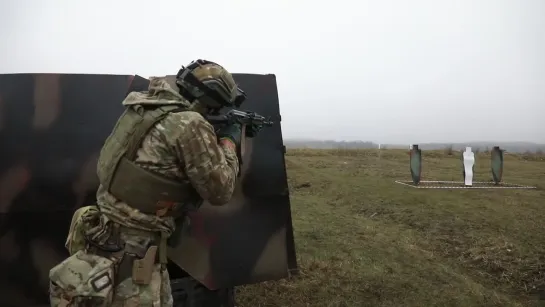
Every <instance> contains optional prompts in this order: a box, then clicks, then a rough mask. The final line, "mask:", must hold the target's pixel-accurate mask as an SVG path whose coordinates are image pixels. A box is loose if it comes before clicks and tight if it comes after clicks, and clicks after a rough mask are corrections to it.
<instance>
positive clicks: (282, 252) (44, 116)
mask: <svg viewBox="0 0 545 307" xmlns="http://www.w3.org/2000/svg"><path fill="white" fill-rule="evenodd" d="M235 78H236V79H237V81H238V82H239V83H240V86H241V87H242V88H243V89H244V90H245V91H246V92H247V94H248V96H249V98H248V101H247V102H246V103H245V104H244V105H243V109H244V108H248V109H251V110H253V111H256V112H258V113H261V114H262V115H265V116H271V117H272V118H273V119H274V120H276V121H277V120H278V119H279V114H280V113H279V104H278V94H277V88H276V80H275V77H274V75H249V74H238V75H235ZM146 85H147V80H146V79H143V78H140V77H135V78H133V76H119V75H68V74H66V75H59V74H14V75H0V149H1V150H0V272H2V273H1V274H0V306H32V305H36V304H43V303H47V299H48V298H47V288H48V272H49V269H50V268H51V267H52V266H54V265H55V264H57V263H58V262H60V261H62V260H63V259H64V257H66V250H65V248H64V241H65V238H66V234H67V233H66V232H67V230H68V227H69V223H70V219H71V216H72V213H73V212H74V210H75V209H76V208H78V207H80V206H82V205H88V204H93V202H94V197H95V195H94V192H95V189H96V187H97V184H98V183H97V180H96V169H95V168H96V159H97V155H98V152H99V151H100V148H101V146H102V144H103V142H104V139H105V138H106V137H107V136H108V134H109V133H110V131H111V128H112V127H113V125H114V124H115V121H116V120H117V118H118V116H119V115H120V114H121V112H122V111H123V107H122V105H121V101H122V100H123V98H124V96H125V95H126V93H127V89H128V88H135V89H138V90H142V89H143V88H145V86H146ZM282 145H283V142H282V132H281V128H280V124H279V123H277V124H276V125H275V126H273V127H271V128H266V129H264V130H263V131H262V132H261V134H260V135H259V136H258V137H256V138H255V139H253V140H249V141H248V142H247V145H246V146H247V148H246V151H247V155H246V156H247V157H246V158H245V161H244V165H243V175H242V180H241V181H240V183H239V186H238V187H237V190H236V192H235V196H234V198H233V200H232V201H231V203H230V204H228V205H227V206H224V207H214V208H212V207H210V206H208V205H207V204H205V205H204V206H203V208H201V210H199V211H198V212H196V213H193V214H192V215H191V217H190V223H189V226H186V227H184V228H183V229H182V237H181V240H180V241H179V243H178V245H177V246H176V247H174V248H171V249H170V250H169V256H170V258H171V261H172V262H173V263H175V264H177V266H178V267H181V268H183V269H185V270H186V271H187V272H188V273H190V274H191V275H192V276H194V277H195V278H197V279H199V280H201V281H202V282H203V283H205V284H206V285H207V286H208V287H210V288H222V287H231V286H235V285H240V284H247V283H254V282H259V281H264V280H271V279H278V278H282V277H286V276H288V275H289V272H291V271H294V270H296V269H297V264H296V261H295V249H294V243H293V230H292V225H291V214H290V203H289V195H288V188H287V178H286V171H285V167H284V165H285V164H284V148H283V146H282ZM172 267H173V268H175V266H172ZM176 274H178V273H177V272H173V275H176Z"/></svg>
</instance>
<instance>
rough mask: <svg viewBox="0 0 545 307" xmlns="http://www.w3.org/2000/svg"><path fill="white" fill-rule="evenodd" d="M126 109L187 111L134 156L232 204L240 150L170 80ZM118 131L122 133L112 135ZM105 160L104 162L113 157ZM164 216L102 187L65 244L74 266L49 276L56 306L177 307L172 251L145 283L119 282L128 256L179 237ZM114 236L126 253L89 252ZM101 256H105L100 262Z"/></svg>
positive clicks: (131, 98)
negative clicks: (92, 244)
mask: <svg viewBox="0 0 545 307" xmlns="http://www.w3.org/2000/svg"><path fill="white" fill-rule="evenodd" d="M123 105H125V106H135V105H145V106H152V107H153V106H154V105H176V106H180V107H182V108H186V109H187V110H185V111H183V112H172V113H168V115H166V117H164V118H163V119H162V120H160V121H159V122H158V123H157V124H155V125H154V126H153V127H152V128H151V130H149V132H148V133H147V135H146V136H145V138H144V140H143V142H142V144H141V146H140V148H139V149H138V150H137V151H136V157H135V159H134V163H135V164H136V165H137V166H139V167H141V168H142V169H145V170H148V171H151V172H153V173H157V174H161V175H162V176H164V177H165V178H169V179H171V180H175V181H177V182H180V183H182V184H186V185H188V186H191V187H193V189H194V190H195V191H196V194H198V196H200V198H201V199H204V200H207V201H208V202H209V203H210V204H212V205H222V204H225V203H227V202H228V201H229V200H230V198H231V196H232V193H233V191H234V188H235V181H236V178H237V174H238V173H239V162H238V158H237V155H236V149H235V146H233V143H231V142H228V141H225V142H218V140H217V137H216V134H215V132H214V128H213V127H212V126H211V125H210V123H208V122H207V121H206V120H205V119H204V117H203V116H202V115H201V114H200V113H199V112H196V111H195V109H191V108H192V106H191V104H190V103H189V102H188V101H187V100H186V99H184V97H182V96H181V95H180V94H179V92H178V91H176V90H174V89H173V87H172V86H171V85H170V84H169V83H168V82H167V80H166V79H164V78H152V79H151V81H150V86H149V91H148V92H143V93H139V92H132V93H130V94H129V95H128V96H127V98H126V99H125V100H124V101H123ZM115 129H117V126H116V128H114V132H113V133H115ZM110 137H111V136H110ZM107 142H108V141H107ZM103 150H104V149H103ZM103 156H104V155H102V156H101V159H105V158H107V157H103ZM101 167H104V165H102V166H101V160H100V159H99V177H100V169H101ZM161 210H162V209H161ZM161 210H158V211H157V214H155V215H154V214H146V213H143V212H142V211H141V210H138V209H135V208H134V206H131V204H128V203H125V202H123V201H121V200H120V199H118V198H116V196H114V195H112V194H111V193H110V192H109V191H108V189H107V187H105V186H104V182H101V185H100V187H99V189H98V192H97V206H96V207H94V206H93V207H84V208H82V209H80V210H78V212H76V214H75V215H74V217H73V220H72V225H71V229H70V233H69V235H68V239H67V243H66V246H67V248H68V249H69V251H70V254H71V255H72V256H71V258H72V259H71V260H70V261H68V260H69V259H70V258H69V259H67V260H65V261H64V262H63V263H61V264H59V265H58V266H57V267H55V268H53V269H52V270H51V272H50V279H51V281H52V283H51V289H50V300H51V306H71V305H68V301H70V300H72V302H74V301H76V302H77V303H76V304H75V305H76V306H172V304H173V301H172V295H171V289H170V282H169V275H168V272H167V270H166V267H165V264H164V262H165V261H164V259H165V258H164V257H166V250H163V249H162V247H161V246H160V247H159V248H158V256H157V258H162V259H163V260H161V261H155V262H154V264H153V266H152V267H151V271H150V272H151V274H147V275H148V277H146V278H144V279H147V281H145V282H143V283H142V282H135V280H134V278H135V277H134V275H133V276H123V277H119V275H117V276H116V274H117V271H121V269H119V270H118V269H117V268H118V265H119V263H121V259H122V258H123V257H124V255H125V254H124V253H127V252H131V253H132V254H136V255H138V256H139V257H138V258H137V259H140V258H145V256H146V252H147V251H149V250H148V247H149V246H150V245H153V244H154V243H153V242H157V241H159V240H160V241H161V242H164V241H163V240H165V239H166V238H167V237H169V236H170V235H171V234H172V233H173V231H174V230H175V223H174V220H175V217H173V216H168V215H167V214H165V211H161ZM165 210H170V209H168V208H165ZM160 211H161V213H160ZM113 234H116V236H117V238H118V239H120V240H121V241H122V242H124V243H125V245H124V249H123V250H122V251H118V252H112V253H110V254H108V255H107V256H104V255H100V254H99V253H98V252H97V253H95V249H93V248H88V245H87V244H86V243H85V242H86V240H85V239H84V236H85V237H87V239H89V238H91V239H92V241H93V242H100V243H101V244H110V243H112V242H111V240H112V239H111V238H112V237H113ZM155 244H156V245H157V243H155ZM95 254H96V255H99V256H103V257H98V258H97V257H96V256H95ZM152 256H154V258H155V255H152ZM108 261H111V263H110V262H108ZM75 264H76V265H75ZM110 264H111V265H112V266H113V267H116V269H115V271H114V270H111V269H108V268H107V267H108V265H110ZM74 267H75V268H74ZM80 268H81V272H80V271H79V269H80ZM142 270H143V271H146V269H142ZM101 272H102V273H101ZM104 272H105V273H104ZM133 274H134V268H133ZM99 275H100V276H99ZM144 275H146V274H144ZM144 275H143V276H144ZM82 276H84V277H82ZM149 276H151V277H149ZM99 277H100V278H99ZM116 277H119V278H116ZM101 278H102V279H101ZM109 279H113V280H114V281H113V282H111V283H112V285H110V286H109V287H110V288H111V289H104V290H103V289H101V285H105V284H107V283H108V280H109ZM116 279H117V280H116ZM105 287H106V286H105ZM74 288H77V289H76V290H74ZM78 289H79V290H78ZM81 293H86V294H85V295H87V296H92V298H89V297H86V298H81V299H79V300H78V299H74V298H73V296H74V295H76V296H77V295H80V296H82V294H81ZM84 301H85V303H84Z"/></svg>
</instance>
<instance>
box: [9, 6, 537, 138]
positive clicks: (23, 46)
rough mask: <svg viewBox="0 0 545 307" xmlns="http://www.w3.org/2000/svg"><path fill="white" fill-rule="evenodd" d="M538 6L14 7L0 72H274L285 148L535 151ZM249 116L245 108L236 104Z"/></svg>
mask: <svg viewBox="0 0 545 307" xmlns="http://www.w3.org/2000/svg"><path fill="white" fill-rule="evenodd" d="M544 16H545V1H543V0H519V1H512V0H480V1H471V0H458V1H456V0H441V1H438V0H413V1H403V0H398V1H394V0H389V1H388V0H383V1H366V0H359V1H356V0H353V1H349V0H340V1H334V2H330V1H328V2H325V1H323V2H320V1H309V0H298V1H288V0H277V1H268V2H264V1H250V0H231V1H227V0H223V1H220V0H211V1H206V2H203V1H199V2H197V1H183V2H181V1H162V0H155V1H142V0H133V1H128V0H118V1H105V0H97V1H92V2H83V1H69V0H49V1H44V0H19V1H3V2H2V3H0V29H2V30H0V41H1V42H2V44H0V58H1V59H2V60H0V73H37V72H47V73H55V72H60V73H113V74H139V75H143V76H153V75H166V74H175V73H176V71H177V70H178V68H179V67H180V66H181V65H185V64H187V63H188V62H190V61H191V60H194V59H197V58H204V59H208V60H211V61H215V62H218V63H219V64H222V65H224V66H225V67H226V68H227V69H228V70H230V71H231V72H239V73H274V74H275V75H276V77H277V82H278V87H279V96H280V107H281V114H282V130H283V134H284V138H285V139H290V138H298V139H301V138H312V139H336V140H363V141H373V142H377V143H397V144H410V143H426V142H464V141H501V142H503V141H530V142H538V143H545V121H544V120H543V117H545V59H544V57H543V55H545V32H544V29H545V18H544ZM247 108H251V106H247Z"/></svg>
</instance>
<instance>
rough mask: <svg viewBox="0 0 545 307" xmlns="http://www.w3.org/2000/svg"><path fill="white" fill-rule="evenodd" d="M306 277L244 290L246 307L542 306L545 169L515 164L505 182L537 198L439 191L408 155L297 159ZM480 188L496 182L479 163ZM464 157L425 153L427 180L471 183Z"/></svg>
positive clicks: (290, 163)
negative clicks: (413, 176)
mask: <svg viewBox="0 0 545 307" xmlns="http://www.w3.org/2000/svg"><path fill="white" fill-rule="evenodd" d="M286 160H287V161H286V163H287V168H288V177H289V185H290V195H291V203H292V214H293V224H294V229H295V240H296V248H297V253H298V255H297V256H298V261H299V266H300V270H301V273H300V275H299V276H297V277H294V278H292V279H290V280H282V281H276V282H267V283H262V284H257V285H251V286H245V287H241V288H240V289H239V290H238V292H237V301H238V302H239V305H240V306H242V307H257V306H538V305H537V298H538V293H539V290H540V289H542V286H544V285H545V261H544V258H545V227H544V225H545V210H544V208H543V207H544V206H545V159H543V158H542V157H535V156H533V157H528V156H522V155H519V156H517V155H509V154H506V156H505V162H504V178H503V179H504V181H505V182H507V183H517V184H525V185H532V186H537V187H538V189H536V190H508V189H505V190H499V189H496V190H480V189H476V190H432V189H414V188H411V187H406V186H402V185H399V184H395V183H394V180H396V179H402V180H410V175H409V164H408V153H407V151H403V150H383V151H382V152H381V154H380V157H379V153H378V151H377V150H330V151H326V150H290V151H288V153H287V155H286ZM476 160H477V162H476V166H475V169H476V174H475V178H474V180H475V181H489V180H491V172H490V158H489V156H488V155H486V154H479V155H478V156H477V158H476ZM461 169H462V168H461V161H460V156H459V153H456V154H455V155H453V156H449V155H448V154H446V153H445V152H443V151H436V152H431V151H423V176H422V180H461V176H462V175H461Z"/></svg>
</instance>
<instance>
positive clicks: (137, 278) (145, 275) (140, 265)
mask: <svg viewBox="0 0 545 307" xmlns="http://www.w3.org/2000/svg"><path fill="white" fill-rule="evenodd" d="M156 254H157V246H155V245H154V246H150V247H149V248H148V250H147V251H146V255H144V258H142V259H135V260H134V261H133V263H132V281H133V283H135V284H137V285H149V283H150V282H151V276H152V274H153V268H154V267H155V256H156Z"/></svg>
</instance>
